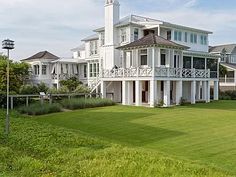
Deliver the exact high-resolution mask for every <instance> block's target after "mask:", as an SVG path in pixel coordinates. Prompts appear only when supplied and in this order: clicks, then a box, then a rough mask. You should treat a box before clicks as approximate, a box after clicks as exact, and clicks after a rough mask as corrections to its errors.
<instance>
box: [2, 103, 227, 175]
mask: <svg viewBox="0 0 236 177" xmlns="http://www.w3.org/2000/svg"><path fill="white" fill-rule="evenodd" d="M122 109H124V107H113V108H110V109H108V108H106V109H104V108H102V109H101V108H100V109H98V108H97V109H91V110H87V113H86V111H77V112H73V113H72V112H71V113H72V114H73V115H74V116H76V117H77V118H76V119H77V121H76V120H73V118H71V117H70V116H69V115H70V114H65V113H58V114H52V115H51V116H49V117H48V118H47V117H39V118H38V119H37V120H38V121H35V117H34V119H32V118H23V117H22V116H20V115H18V114H12V115H11V134H10V136H9V137H8V138H6V137H4V136H3V135H2V133H0V176H4V177H18V176H21V177H31V176H32V177H39V176H43V177H55V176H64V177H97V176H98V177H100V176H101V177H103V176H104V177H134V176H135V177H169V176H172V177H173V176H176V177H202V176H204V177H226V176H230V175H228V173H227V172H224V171H223V170H219V169H215V168H209V167H207V166H204V165H200V164H198V163H196V162H191V161H187V160H177V159H175V158H171V157H168V155H165V154H162V153H159V152H158V151H156V150H155V151H149V150H147V149H145V148H144V149H143V148H137V147H135V146H133V147H125V146H123V145H116V144H113V143H109V142H107V141H104V140H101V139H99V138H96V137H91V136H89V135H86V134H85V133H83V132H81V131H80V130H79V129H81V128H79V127H80V126H78V124H79V122H81V121H80V119H81V120H82V119H86V117H84V116H85V114H86V115H88V114H93V115H90V116H89V117H88V120H91V118H92V117H93V119H94V121H97V122H100V121H102V120H103V121H104V120H106V119H109V120H111V121H112V119H111V118H108V117H107V116H105V118H104V119H102V118H101V116H102V115H106V114H108V115H114V114H113V113H117V112H118V113H120V116H122V117H120V121H122V120H124V119H125V117H123V116H131V115H136V113H129V114H128V113H127V115H125V114H124V113H123V112H124V111H129V110H132V109H133V108H126V109H124V111H122ZM109 110H110V111H112V112H111V113H109ZM135 110H136V109H135ZM137 110H139V109H137ZM141 110H145V109H143V108H141ZM96 113H97V114H96ZM138 113H139V111H138ZM139 114H141V117H142V116H144V114H142V113H139ZM63 116H65V117H63ZM66 116H69V117H66ZM97 116H98V117H97ZM3 117H4V114H3V111H0V132H3V125H4V119H3ZM50 117H52V118H50ZM137 117H139V118H140V116H137V115H136V116H135V117H134V119H133V120H135V119H136V118H137ZM54 118H58V121H57V120H56V119H54ZM97 118H98V119H97ZM146 118H147V117H146ZM116 119H118V117H117V115H116V116H114V120H116ZM53 120H54V121H56V122H58V123H59V122H60V126H61V127H57V126H55V125H50V124H47V123H46V124H45V123H44V122H48V121H49V122H51V123H53ZM70 121H71V123H70V124H69V123H68V122H70ZM41 122H42V123H41ZM63 122H64V123H66V125H65V126H63V124H62V123H63ZM116 122H118V121H116ZM54 123H55V122H54ZM54 123H53V124H54ZM73 123H75V124H76V126H78V128H76V126H73V129H76V130H73V129H68V128H67V127H70V126H72V124H73ZM87 123H88V122H87ZM104 123H106V122H104ZM125 123H127V121H125V122H124V123H123V124H125ZM128 124H133V123H128ZM83 125H85V122H84V123H83ZM100 125H101V124H98V127H100ZM119 125H121V124H118V127H119ZM91 126H92V127H95V126H94V125H93V123H91ZM110 126H111V127H113V128H115V126H113V125H112V123H111V124H110ZM138 127H139V128H138V129H137V128H134V130H141V129H140V128H142V127H144V126H138ZM119 128H121V129H122V127H119ZM130 128H132V127H130ZM87 130H90V132H92V131H91V128H90V127H89V126H88V127H87ZM97 130H98V129H95V130H94V131H93V133H94V134H92V135H95V136H96V131H97ZM106 131H107V130H104V133H105V132H106ZM129 131H131V130H129ZM152 131H153V129H151V132H152ZM85 132H89V131H85ZM109 132H110V130H109ZM144 133H145V132H144ZM112 134H121V132H120V131H118V132H117V130H114V131H113V133H112ZM101 135H102V134H100V136H101ZM139 135H140V133H139V132H137V136H139ZM111 137H112V135H110V136H107V139H109V138H111ZM128 138H129V137H127V138H126V139H128ZM137 138H139V137H137ZM114 139H115V140H118V136H115V137H114ZM121 139H122V138H121ZM122 141H124V139H123V140H122ZM117 142H119V141H117ZM130 142H131V144H132V143H133V141H130ZM134 144H136V145H138V144H137V142H136V143H134ZM139 144H140V145H141V144H142V142H140V143H139ZM144 144H145V143H144Z"/></svg>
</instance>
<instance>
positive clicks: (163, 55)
mask: <svg viewBox="0 0 236 177" xmlns="http://www.w3.org/2000/svg"><path fill="white" fill-rule="evenodd" d="M161 65H163V66H164V65H166V55H165V54H161Z"/></svg>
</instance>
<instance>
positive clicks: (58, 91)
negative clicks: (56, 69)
mask: <svg viewBox="0 0 236 177" xmlns="http://www.w3.org/2000/svg"><path fill="white" fill-rule="evenodd" d="M69 92H70V91H69V89H68V88H67V87H66V86H62V87H60V88H59V89H56V88H51V89H48V91H47V93H50V94H66V93H69Z"/></svg>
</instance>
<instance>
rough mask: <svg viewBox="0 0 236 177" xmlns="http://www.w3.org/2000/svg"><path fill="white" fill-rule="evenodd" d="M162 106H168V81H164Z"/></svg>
mask: <svg viewBox="0 0 236 177" xmlns="http://www.w3.org/2000/svg"><path fill="white" fill-rule="evenodd" d="M164 106H165V107H169V106H170V81H164Z"/></svg>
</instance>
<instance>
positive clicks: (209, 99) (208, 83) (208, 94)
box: [207, 81, 211, 103]
mask: <svg viewBox="0 0 236 177" xmlns="http://www.w3.org/2000/svg"><path fill="white" fill-rule="evenodd" d="M210 102H211V85H210V81H207V103H210Z"/></svg>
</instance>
